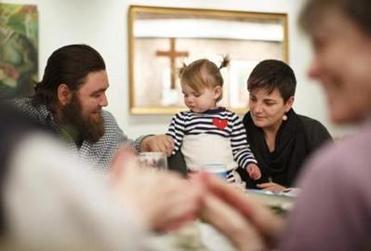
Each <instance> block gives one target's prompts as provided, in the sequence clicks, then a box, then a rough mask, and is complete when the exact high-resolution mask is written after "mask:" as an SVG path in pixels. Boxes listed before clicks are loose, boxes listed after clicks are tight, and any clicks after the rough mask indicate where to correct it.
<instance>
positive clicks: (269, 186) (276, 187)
mask: <svg viewBox="0 0 371 251" xmlns="http://www.w3.org/2000/svg"><path fill="white" fill-rule="evenodd" d="M256 186H257V187H258V188H261V189H263V190H264V191H271V192H274V193H279V192H282V191H283V190H285V189H286V187H284V186H281V185H280V184H277V183H274V182H267V183H261V184H257V185H256Z"/></svg>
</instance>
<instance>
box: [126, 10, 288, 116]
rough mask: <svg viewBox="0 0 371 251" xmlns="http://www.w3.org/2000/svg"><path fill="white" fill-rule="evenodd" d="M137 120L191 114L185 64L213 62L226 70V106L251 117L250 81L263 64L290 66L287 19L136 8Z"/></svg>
mask: <svg viewBox="0 0 371 251" xmlns="http://www.w3.org/2000/svg"><path fill="white" fill-rule="evenodd" d="M128 19H129V20H128V33H129V34H128V39H129V41H128V45H129V95H130V97H129V99H130V113H131V114H173V113H176V112H178V111H180V110H184V109H186V107H185V106H184V104H183V95H182V91H181V87H180V81H179V77H178V72H179V68H180V67H182V65H183V63H185V64H189V63H191V62H192V61H194V60H197V59H201V58H207V59H209V60H211V61H213V62H214V63H216V64H217V65H220V63H221V61H222V58H223V56H225V55H228V56H229V58H230V65H229V66H228V67H227V68H224V69H222V70H221V73H222V76H223V79H224V86H223V99H222V101H221V104H220V105H222V106H225V107H227V108H229V109H231V110H233V111H235V112H237V113H242V112H245V111H246V108H247V104H248V92H247V88H246V80H247V77H248V76H249V74H250V72H251V70H252V69H253V67H254V66H255V65H256V64H257V63H258V62H259V61H261V60H263V59H268V58H270V59H280V60H283V61H286V62H287V60H288V27H287V14H284V13H256V12H242V11H224V10H209V9H187V8H166V7H149V6H130V7H129V13H128Z"/></svg>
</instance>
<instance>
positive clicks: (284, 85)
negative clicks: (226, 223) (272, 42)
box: [243, 59, 331, 192]
mask: <svg viewBox="0 0 371 251" xmlns="http://www.w3.org/2000/svg"><path fill="white" fill-rule="evenodd" d="M295 88H296V78H295V74H294V71H293V70H292V69H291V67H290V66H288V65H287V64H286V63H284V62H282V61H279V60H273V59H270V60H264V61H262V62H260V63H259V64H258V65H257V66H256V67H255V68H254V69H253V71H252V72H251V74H250V76H249V78H248V80H247V89H248V91H249V93H250V99H249V108H250V111H249V112H248V113H246V115H245V116H244V118H243V123H244V126H245V129H246V132H247V137H248V140H249V142H250V147H251V149H252V151H253V153H254V155H255V157H256V159H257V161H258V163H259V166H260V168H261V171H262V174H263V176H262V178H261V179H260V180H259V181H258V183H260V184H258V185H257V187H259V188H262V189H265V190H269V191H273V192H279V191H282V190H284V189H286V188H287V187H290V186H292V185H293V183H294V181H295V180H296V178H297V176H298V174H299V173H300V170H301V166H302V164H303V162H304V161H305V159H306V158H307V157H308V156H309V155H310V154H311V153H312V152H313V151H315V150H316V149H317V148H318V147H319V146H320V145H321V144H322V143H324V142H325V141H327V140H329V139H331V136H330V134H329V132H328V131H327V129H326V128H325V127H324V126H323V125H322V124H321V123H320V122H318V121H317V120H314V119H311V118H309V117H306V116H303V115H299V114H296V113H295V112H294V110H293V108H292V105H293V102H294V95H295ZM249 183H250V181H249Z"/></svg>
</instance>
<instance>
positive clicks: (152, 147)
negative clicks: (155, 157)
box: [140, 134, 174, 156]
mask: <svg viewBox="0 0 371 251" xmlns="http://www.w3.org/2000/svg"><path fill="white" fill-rule="evenodd" d="M173 149H174V143H173V139H172V138H171V137H170V136H167V135H165V134H161V135H154V136H148V137H145V138H144V139H143V140H142V142H141V144H140V150H141V151H142V152H163V153H166V155H167V156H170V155H171V153H172V151H173Z"/></svg>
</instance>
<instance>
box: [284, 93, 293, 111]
mask: <svg viewBox="0 0 371 251" xmlns="http://www.w3.org/2000/svg"><path fill="white" fill-rule="evenodd" d="M294 99H295V98H294V96H291V97H289V99H288V100H287V101H286V104H285V106H286V107H285V112H288V111H290V109H291V107H292V105H293V104H294Z"/></svg>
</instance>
